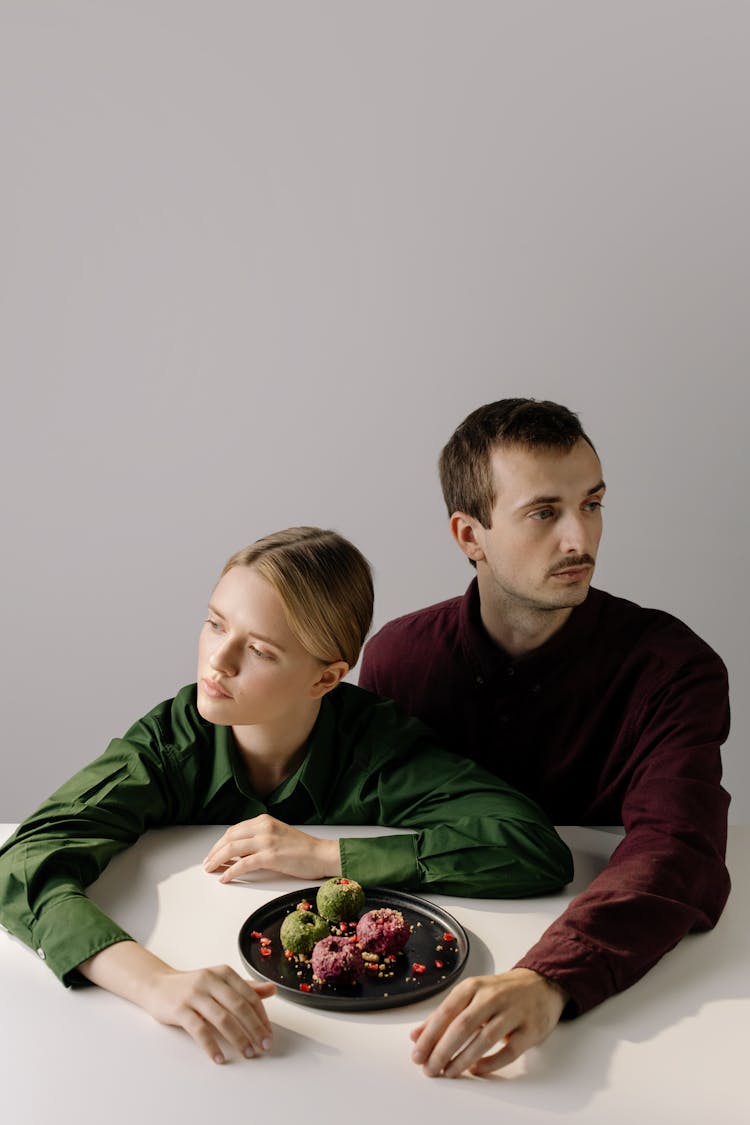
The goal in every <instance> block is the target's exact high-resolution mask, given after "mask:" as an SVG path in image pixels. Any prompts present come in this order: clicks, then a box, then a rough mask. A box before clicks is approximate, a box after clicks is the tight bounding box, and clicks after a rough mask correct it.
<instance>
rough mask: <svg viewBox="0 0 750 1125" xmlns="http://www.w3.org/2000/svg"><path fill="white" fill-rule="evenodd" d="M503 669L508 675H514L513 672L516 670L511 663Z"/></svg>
mask: <svg viewBox="0 0 750 1125" xmlns="http://www.w3.org/2000/svg"><path fill="white" fill-rule="evenodd" d="M505 671H506V672H507V673H508V675H509V676H515V674H516V670H515V668H514V667H513V666H512V665H511V664H509V665H508V667H507V668H506V669H505Z"/></svg>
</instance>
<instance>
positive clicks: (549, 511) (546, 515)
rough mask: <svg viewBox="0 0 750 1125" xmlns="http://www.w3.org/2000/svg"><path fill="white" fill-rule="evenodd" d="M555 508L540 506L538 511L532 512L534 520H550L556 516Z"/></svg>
mask: <svg viewBox="0 0 750 1125" xmlns="http://www.w3.org/2000/svg"><path fill="white" fill-rule="evenodd" d="M554 514H555V510H554V508H540V509H539V511H538V512H532V513H531V518H532V519H533V520H548V519H551V518H552V516H554Z"/></svg>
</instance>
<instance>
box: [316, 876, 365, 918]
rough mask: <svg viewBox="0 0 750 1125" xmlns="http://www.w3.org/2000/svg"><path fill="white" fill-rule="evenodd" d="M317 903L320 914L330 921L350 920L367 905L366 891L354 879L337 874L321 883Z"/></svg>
mask: <svg viewBox="0 0 750 1125" xmlns="http://www.w3.org/2000/svg"><path fill="white" fill-rule="evenodd" d="M316 905H317V907H318V914H322V915H323V917H324V918H327V919H328V921H329V922H349V921H352V920H353V919H355V918H356V917H357V916H358V915H359V912H360V910H361V909H362V907H363V906H364V905H365V892H364V891H363V890H362V888H361V887H360V885H359V883H355V881H354V879H344V878H341V877H339V876H336V877H335V878H333V879H326V881H325V883H322V884H321V885H320V887H319V888H318V897H317V899H316Z"/></svg>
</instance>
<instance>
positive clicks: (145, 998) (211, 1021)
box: [78, 941, 276, 1063]
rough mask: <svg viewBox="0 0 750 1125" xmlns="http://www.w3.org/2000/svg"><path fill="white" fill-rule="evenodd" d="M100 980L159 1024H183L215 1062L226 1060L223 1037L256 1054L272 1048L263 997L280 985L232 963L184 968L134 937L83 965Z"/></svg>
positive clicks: (242, 1050)
mask: <svg viewBox="0 0 750 1125" xmlns="http://www.w3.org/2000/svg"><path fill="white" fill-rule="evenodd" d="M78 969H79V972H81V973H82V975H83V976H85V977H86V978H87V979H88V980H90V981H92V982H93V983H94V984H98V985H100V987H102V988H106V989H107V990H108V991H109V992H114V993H116V994H117V995H118V996H123V997H124V998H125V999H126V1000H132V1001H133V1003H134V1004H138V1006H139V1007H141V1008H143V1009H145V1011H147V1012H148V1013H149V1014H150V1015H152V1016H153V1017H154V1019H156V1020H158V1021H159V1023H164V1024H169V1025H171V1026H172V1027H181V1028H183V1029H184V1030H185V1031H186V1032H187V1033H188V1035H190V1036H191V1038H192V1039H194V1040H195V1042H196V1043H197V1044H198V1046H199V1047H200V1048H201V1049H202V1050H203V1051H205V1052H206V1054H207V1055H208V1056H209V1058H211V1059H213V1061H214V1062H215V1063H223V1062H224V1061H225V1055H224V1049H223V1048H222V1046H221V1042H222V1040H223V1041H224V1042H225V1043H226V1044H228V1045H229V1046H230V1047H231V1048H233V1049H234V1050H235V1051H236V1052H237V1053H238V1054H240V1055H243V1056H244V1057H245V1058H248V1059H252V1058H255V1057H256V1056H257V1055H263V1054H265V1052H266V1051H268V1050H269V1049H270V1047H271V1042H272V1035H273V1033H272V1031H271V1024H270V1023H269V1020H268V1016H267V1015H266V1012H265V1009H264V1007H263V999H266V998H267V997H269V996H273V994H274V992H275V991H276V986H275V985H273V984H271V983H270V982H269V983H268V984H266V983H264V984H252V983H251V982H250V981H248V980H245V979H244V978H243V977H241V976H239V974H238V973H236V972H235V971H234V969H232V968H230V967H229V965H217V966H216V967H215V968H212V969H196V970H193V971H190V972H181V971H179V970H177V969H173V968H172V966H171V965H167V964H166V963H165V962H164V961H161V960H160V959H159V958H158V957H156V956H155V955H154V954H153V953H150V952H149V951H148V950H147V949H144V948H143V946H140V945H138V944H137V943H136V942H134V941H121V942H117V944H115V945H110V946H108V947H107V948H106V949H102V950H101V952H100V953H97V954H95V955H94V956H93V957H90V958H89V959H88V961H84V962H83V963H82V964H81V965H79V966H78Z"/></svg>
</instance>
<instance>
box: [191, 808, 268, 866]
mask: <svg viewBox="0 0 750 1125" xmlns="http://www.w3.org/2000/svg"><path fill="white" fill-rule="evenodd" d="M273 823H274V818H273V817H272V816H268V814H267V813H263V814H262V815H261V816H254V817H252V818H251V819H250V820H241V821H239V822H238V823H237V824H233V825H231V827H230V828H227V830H226V832H225V833H224V835H223V836H221V837H220V838H219V839H218V840H217V841H216V843H215V844H214V845H213V847H212V848H211V849H210V851H209V852H208V855H207V856H206V858H205V859H204V860H203V865H204V867H205V868H206V870H208V871H215V870H216V869H217V868H218V867H222V866H224V865H225V864H226V863H228V862H229V861H230V860H231V859H233V858H235V857H236V856H241V855H245V854H246V852H247V851H251V850H252V848H253V841H254V840H255V837H256V836H257V835H258V833H259V832H262V831H268V829H269V828H270V827H271V825H272V824H273Z"/></svg>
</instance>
